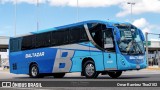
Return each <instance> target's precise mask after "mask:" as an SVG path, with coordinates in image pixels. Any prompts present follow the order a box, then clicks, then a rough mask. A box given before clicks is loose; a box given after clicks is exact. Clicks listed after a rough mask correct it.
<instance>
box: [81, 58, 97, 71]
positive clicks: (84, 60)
mask: <svg viewBox="0 0 160 90" xmlns="http://www.w3.org/2000/svg"><path fill="white" fill-rule="evenodd" d="M88 60H91V61H93V62H94V64H95V61H94V60H93V59H92V58H91V57H86V58H84V59H83V60H82V64H81V67H82V69H81V70H82V71H83V65H84V63H85V62H86V61H88ZM95 66H96V65H95ZM95 69H96V67H95Z"/></svg>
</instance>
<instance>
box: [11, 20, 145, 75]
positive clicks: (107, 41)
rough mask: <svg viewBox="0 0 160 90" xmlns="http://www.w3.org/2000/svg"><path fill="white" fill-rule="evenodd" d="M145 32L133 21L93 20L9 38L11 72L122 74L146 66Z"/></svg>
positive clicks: (31, 73) (32, 73)
mask: <svg viewBox="0 0 160 90" xmlns="http://www.w3.org/2000/svg"><path fill="white" fill-rule="evenodd" d="M143 41H144V35H143V33H142V31H141V30H140V29H138V28H137V27H135V26H134V25H132V24H130V23H119V22H108V21H100V20H90V21H84V22H79V23H75V24H70V25H65V26H60V27H55V28H50V29H47V30H42V31H38V32H32V33H30V34H28V35H24V36H19V37H18V36H17V37H12V38H10V45H9V49H10V52H9V63H10V72H11V73H14V74H28V75H29V76H30V77H33V78H37V77H43V76H44V75H53V76H54V77H55V78H62V77H64V75H65V74H66V73H72V72H81V75H82V76H85V77H86V78H96V77H97V76H98V75H99V74H102V75H104V74H108V75H109V76H110V77H112V78H117V77H119V76H120V75H121V74H122V72H123V71H127V70H140V69H143V68H146V67H147V61H146V56H145V49H144V44H143Z"/></svg>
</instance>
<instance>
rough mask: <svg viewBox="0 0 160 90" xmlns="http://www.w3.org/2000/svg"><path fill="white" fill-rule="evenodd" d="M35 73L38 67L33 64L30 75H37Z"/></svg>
mask: <svg viewBox="0 0 160 90" xmlns="http://www.w3.org/2000/svg"><path fill="white" fill-rule="evenodd" d="M37 73H38V69H37V67H36V66H33V67H32V76H37Z"/></svg>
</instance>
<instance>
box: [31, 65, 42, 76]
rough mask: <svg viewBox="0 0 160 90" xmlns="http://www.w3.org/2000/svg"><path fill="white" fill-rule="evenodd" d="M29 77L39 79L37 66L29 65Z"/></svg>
mask: <svg viewBox="0 0 160 90" xmlns="http://www.w3.org/2000/svg"><path fill="white" fill-rule="evenodd" d="M29 76H30V77H31V78H38V77H40V74H39V68H38V65H37V64H32V65H31V67H30V70H29Z"/></svg>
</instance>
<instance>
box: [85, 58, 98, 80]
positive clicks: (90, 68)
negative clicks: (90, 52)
mask: <svg viewBox="0 0 160 90" xmlns="http://www.w3.org/2000/svg"><path fill="white" fill-rule="evenodd" d="M83 73H84V75H85V76H86V78H97V76H98V74H99V73H98V72H97V71H96V69H95V64H94V62H93V61H91V60H89V61H86V62H85V63H84V66H83Z"/></svg>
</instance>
